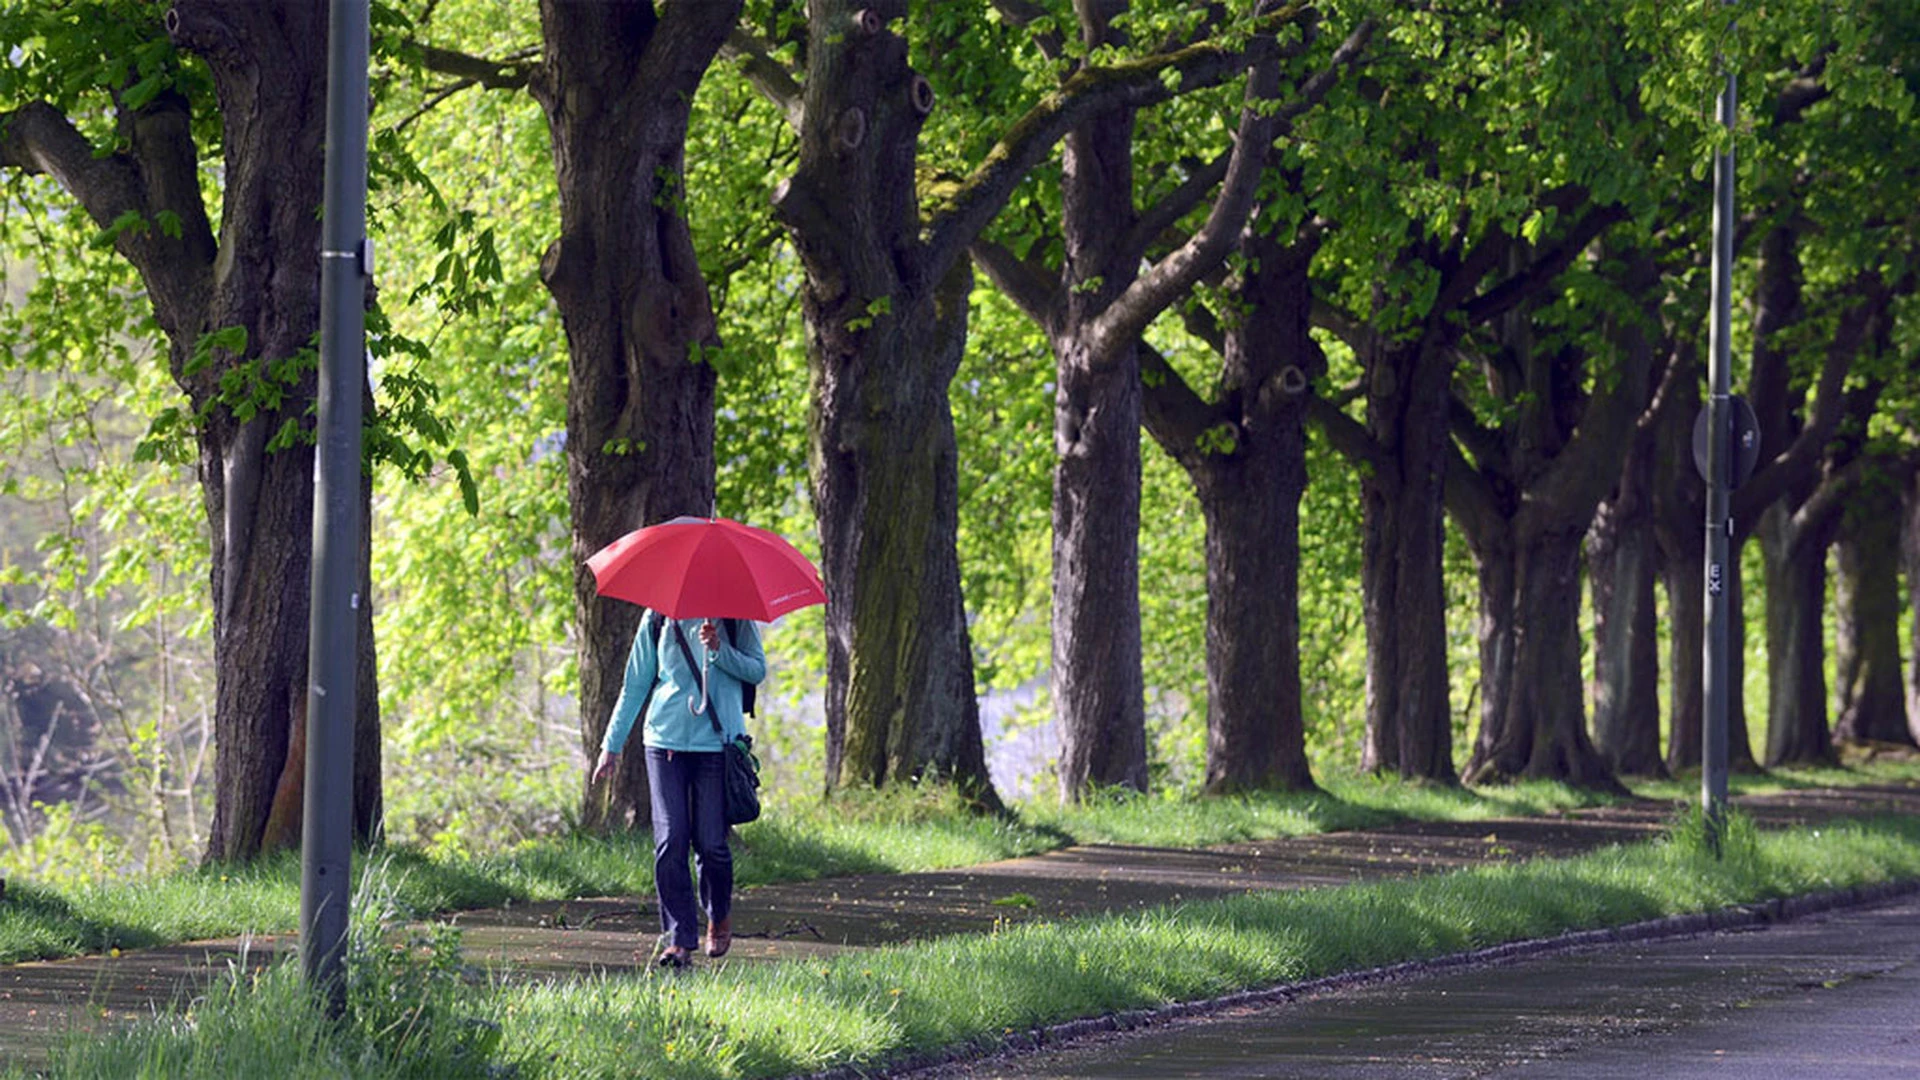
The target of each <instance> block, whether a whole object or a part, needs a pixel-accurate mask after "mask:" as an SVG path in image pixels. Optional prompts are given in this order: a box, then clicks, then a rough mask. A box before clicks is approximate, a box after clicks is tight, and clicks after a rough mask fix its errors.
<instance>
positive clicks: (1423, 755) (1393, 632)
mask: <svg viewBox="0 0 1920 1080" xmlns="http://www.w3.org/2000/svg"><path fill="white" fill-rule="evenodd" d="M1452 336H1453V335H1452V332H1451V330H1450V329H1445V328H1439V327H1436V328H1434V329H1431V330H1430V331H1429V332H1428V333H1426V334H1422V335H1421V336H1420V337H1419V338H1418V339H1417V340H1415V341H1414V342H1412V343H1410V344H1406V345H1402V346H1395V347H1381V348H1379V349H1377V350H1376V351H1374V352H1373V353H1372V355H1368V356H1365V357H1363V360H1364V362H1365V364H1366V370H1367V390H1366V401H1367V421H1366V427H1367V435H1368V437H1369V442H1370V444H1371V445H1372V446H1374V447H1376V448H1377V450H1376V451H1375V454H1374V456H1373V460H1374V468H1373V469H1372V470H1371V471H1370V472H1367V473H1364V474H1363V475H1362V478H1361V481H1360V498H1361V520H1362V527H1363V529H1364V530H1365V534H1364V537H1363V540H1362V551H1361V560H1362V570H1361V589H1362V592H1363V594H1364V601H1363V609H1364V612H1365V616H1364V617H1365V621H1366V629H1367V691H1366V700H1367V726H1366V741H1365V744H1364V746H1363V748H1362V751H1361V759H1360V767H1361V768H1363V769H1366V770H1368V771H1372V772H1396V773H1398V774H1399V775H1401V776H1403V777H1407V778H1409V779H1413V778H1418V779H1424V780H1435V781H1440V782H1442V783H1454V782H1455V781H1457V779H1458V774H1457V773H1456V772H1455V770H1454V766H1453V713H1452V707H1451V705H1450V704H1449V701H1448V690H1449V688H1448V682H1447V623H1446V588H1445V579H1444V577H1443V570H1442V559H1443V556H1444V554H1445V548H1446V542H1445V533H1444V525H1445V519H1444V518H1443V516H1442V514H1443V512H1444V506H1445V503H1444V498H1443V495H1444V485H1445V477H1446V467H1447V457H1448V453H1447V449H1448V447H1447V402H1448V400H1449V396H1448V395H1449V384H1450V383H1451V381H1452V377H1453V359H1452V357H1453V351H1452V349H1453V346H1452V340H1451V338H1452Z"/></svg>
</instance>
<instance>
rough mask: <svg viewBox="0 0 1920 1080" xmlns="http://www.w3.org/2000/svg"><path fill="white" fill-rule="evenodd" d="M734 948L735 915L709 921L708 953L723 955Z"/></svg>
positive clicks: (713, 955)
mask: <svg viewBox="0 0 1920 1080" xmlns="http://www.w3.org/2000/svg"><path fill="white" fill-rule="evenodd" d="M731 948H733V917H732V916H728V917H727V918H724V919H718V920H715V921H713V922H709V923H707V955H708V956H712V957H721V956H725V955H727V950H728V949H731Z"/></svg>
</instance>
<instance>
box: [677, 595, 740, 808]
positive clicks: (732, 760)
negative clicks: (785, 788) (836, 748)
mask: <svg viewBox="0 0 1920 1080" xmlns="http://www.w3.org/2000/svg"><path fill="white" fill-rule="evenodd" d="M729 621H731V620H729ZM673 636H674V637H675V638H676V639H677V640H678V641H679V642H680V652H681V654H682V655H684V656H685V657H686V658H687V666H688V667H689V668H692V669H693V672H694V675H695V676H696V677H698V676H699V675H700V662H699V661H698V660H696V659H694V656H693V646H692V645H689V644H687V634H686V631H684V630H682V629H681V628H680V623H679V622H678V621H676V622H674V624H673ZM727 639H728V641H729V642H731V641H732V639H733V627H732V626H728V627H727ZM707 719H708V720H709V721H711V722H712V724H713V733H714V734H715V735H719V736H721V737H722V738H725V736H726V732H725V731H723V730H721V727H720V718H719V717H718V716H715V715H714V714H713V712H712V705H711V703H709V705H708V712H707ZM720 749H721V755H722V758H721V761H722V770H723V778H724V780H725V787H726V804H727V810H726V817H727V824H729V825H745V824H746V823H747V822H749V821H752V820H754V819H755V818H758V817H759V816H760V759H759V758H757V757H754V756H753V736H751V735H749V734H747V733H746V732H744V731H743V732H741V733H740V734H738V735H735V736H734V737H733V738H732V739H730V740H727V742H726V744H725V745H724V746H722V747H721V748H720Z"/></svg>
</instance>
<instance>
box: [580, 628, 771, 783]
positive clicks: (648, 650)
mask: <svg viewBox="0 0 1920 1080" xmlns="http://www.w3.org/2000/svg"><path fill="white" fill-rule="evenodd" d="M678 621H679V624H680V628H681V630H682V631H683V632H684V633H685V634H686V635H687V646H688V647H689V648H690V649H692V651H693V655H694V658H695V659H696V660H699V659H704V660H705V661H706V666H707V711H706V712H704V713H700V714H699V715H695V714H694V712H693V709H692V706H693V705H695V704H698V703H699V701H700V673H699V671H698V670H697V669H695V668H690V667H688V666H687V655H686V653H685V652H684V651H682V650H681V648H680V643H679V642H678V641H675V640H674V635H673V627H674V622H675V620H672V619H667V618H662V617H660V616H656V615H650V616H647V617H644V618H642V619H641V620H640V630H639V632H638V633H636V634H635V635H634V637H633V651H632V652H630V653H629V654H628V655H627V672H626V677H625V678H624V679H623V680H622V681H621V683H620V697H619V699H618V700H617V701H615V702H614V703H613V720H612V722H611V723H609V724H608V725H607V735H606V738H605V739H603V740H602V741H601V743H600V745H601V748H602V749H604V750H606V751H607V752H608V753H611V754H617V753H619V752H620V751H621V750H622V749H623V748H624V747H625V746H626V745H627V738H628V736H629V735H631V734H632V732H633V722H634V720H635V719H636V718H637V717H638V716H639V715H640V710H641V709H642V708H643V707H644V708H645V709H646V724H645V726H644V730H643V732H642V735H641V742H642V743H643V744H644V745H647V746H654V747H659V748H660V749H662V750H719V749H720V748H721V747H722V746H723V745H725V740H727V739H731V738H733V737H734V736H736V735H739V734H742V733H744V732H745V731H746V730H747V718H746V715H745V714H744V713H742V712H741V710H740V688H741V684H743V683H757V682H759V681H760V680H762V679H764V678H766V677H767V654H766V652H765V650H764V649H762V648H761V646H760V631H759V629H758V628H757V627H755V626H754V624H753V621H752V620H751V619H741V620H739V621H738V622H736V623H735V624H734V638H733V640H732V641H731V642H730V641H728V639H727V633H726V630H725V629H724V628H722V629H721V631H720V647H719V648H718V649H712V650H710V649H708V648H707V647H706V646H704V645H702V644H700V624H701V623H702V622H704V621H705V620H703V619H681V620H678ZM715 621H716V622H717V621H718V620H715ZM649 625H651V626H653V627H654V629H655V631H656V632H655V633H653V634H648V633H647V628H648V626H649ZM702 653H704V654H705V656H704V657H702V655H701V654H702ZM715 719H717V720H719V721H720V731H715V730H714V729H713V721H714V720H715Z"/></svg>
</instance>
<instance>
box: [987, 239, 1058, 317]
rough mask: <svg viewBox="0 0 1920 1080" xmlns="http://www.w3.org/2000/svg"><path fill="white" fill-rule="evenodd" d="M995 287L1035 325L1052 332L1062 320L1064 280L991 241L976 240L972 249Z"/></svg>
mask: <svg viewBox="0 0 1920 1080" xmlns="http://www.w3.org/2000/svg"><path fill="white" fill-rule="evenodd" d="M968 250H970V251H971V252H972V253H973V261H974V263H975V264H976V265H978V266H979V267H980V269H981V270H982V271H983V272H984V273H985V274H986V275H987V280H988V281H991V282H993V287H994V288H996V289H999V290H1000V291H1001V292H1002V293H1003V294H1005V295H1006V297H1007V299H1009V300H1011V301H1013V303H1014V305H1015V306H1016V307H1018V308H1019V309H1020V310H1021V311H1024V312H1026V315H1027V318H1029V319H1032V320H1033V321H1034V323H1035V325H1038V326H1041V327H1045V328H1048V329H1051V328H1052V327H1053V326H1054V324H1055V322H1056V320H1057V319H1058V318H1059V311H1060V280H1059V278H1058V276H1057V275H1053V274H1049V273H1048V272H1047V270H1046V268H1045V267H1042V266H1036V265H1034V264H1033V263H1030V262H1026V261H1024V260H1022V259H1021V258H1020V257H1019V256H1018V255H1015V254H1014V253H1013V252H1011V251H1009V250H1008V249H1007V248H1006V247H1005V246H1003V245H1001V244H996V243H994V242H993V241H991V240H987V239H979V240H975V241H974V242H973V244H972V246H971V247H970V248H969V249H968Z"/></svg>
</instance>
